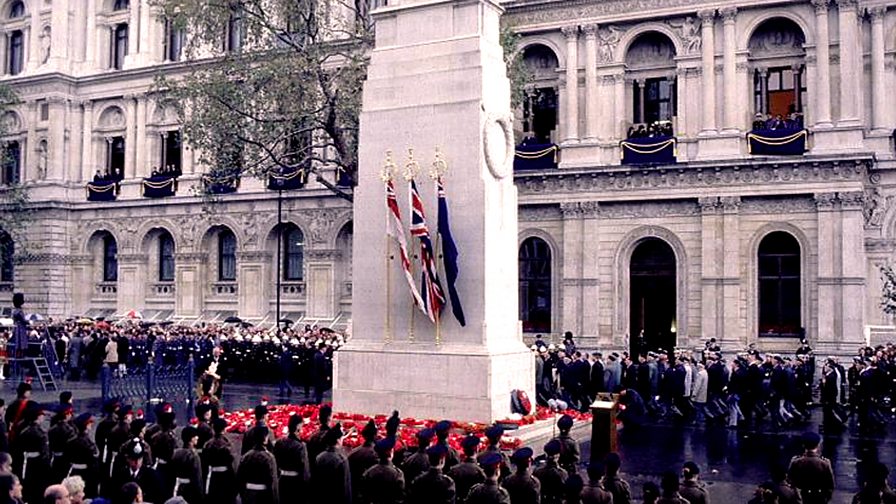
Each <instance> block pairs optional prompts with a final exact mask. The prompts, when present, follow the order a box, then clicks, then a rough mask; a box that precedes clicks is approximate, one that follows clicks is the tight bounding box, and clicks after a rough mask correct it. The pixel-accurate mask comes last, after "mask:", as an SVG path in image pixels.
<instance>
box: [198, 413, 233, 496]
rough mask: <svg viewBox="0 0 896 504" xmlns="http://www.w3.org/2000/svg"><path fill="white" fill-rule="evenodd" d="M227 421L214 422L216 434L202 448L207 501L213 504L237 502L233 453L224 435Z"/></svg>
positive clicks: (213, 427)
mask: <svg viewBox="0 0 896 504" xmlns="http://www.w3.org/2000/svg"><path fill="white" fill-rule="evenodd" d="M226 428H227V421H226V420H224V419H223V418H216V419H215V420H213V421H212V429H213V430H214V432H215V435H214V437H213V438H211V439H210V440H209V441H208V442H207V443H205V446H204V447H203V448H202V455H201V457H200V458H201V459H202V467H203V469H204V471H205V482H204V485H205V495H206V501H207V502H209V503H213V504H234V503H235V502H236V493H237V487H236V478H235V476H236V472H235V471H234V469H233V451H232V447H231V444H230V439H228V438H227V436H225V435H224V429H226Z"/></svg>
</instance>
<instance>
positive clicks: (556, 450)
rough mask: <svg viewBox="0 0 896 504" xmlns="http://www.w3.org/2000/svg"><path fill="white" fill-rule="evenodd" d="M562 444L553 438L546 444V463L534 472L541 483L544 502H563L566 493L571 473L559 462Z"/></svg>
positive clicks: (550, 503) (545, 503)
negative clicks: (567, 480) (567, 481)
mask: <svg viewBox="0 0 896 504" xmlns="http://www.w3.org/2000/svg"><path fill="white" fill-rule="evenodd" d="M561 447H562V445H561V444H560V441H558V440H556V439H552V440H550V441H548V443H547V444H546V445H544V454H545V456H546V458H545V464H544V465H543V466H541V467H539V468H538V469H536V470H535V471H534V472H533V476H535V477H536V478H537V479H538V481H539V483H541V502H542V504H562V502H563V497H564V494H565V490H564V486H565V485H566V478H568V477H569V474H568V473H567V472H566V470H564V469H563V468H562V467H560V466H559V464H558V463H557V458H558V457H559V455H560V449H561Z"/></svg>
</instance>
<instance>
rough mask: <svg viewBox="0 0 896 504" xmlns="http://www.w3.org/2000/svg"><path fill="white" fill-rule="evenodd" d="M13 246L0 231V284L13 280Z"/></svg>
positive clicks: (8, 238) (7, 236) (7, 237)
mask: <svg viewBox="0 0 896 504" xmlns="http://www.w3.org/2000/svg"><path fill="white" fill-rule="evenodd" d="M14 259H15V245H14V244H13V241H12V239H11V238H10V237H9V235H8V234H6V233H4V232H2V231H0V282H12V281H14V280H15V260H14Z"/></svg>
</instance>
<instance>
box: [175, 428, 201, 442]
mask: <svg viewBox="0 0 896 504" xmlns="http://www.w3.org/2000/svg"><path fill="white" fill-rule="evenodd" d="M198 435H199V429H197V428H196V427H193V426H192V425H188V426H186V427H184V430H182V431H180V439H181V441H183V442H184V445H186V444H187V443H189V442H190V440H191V439H193V438H194V437H196V436H198Z"/></svg>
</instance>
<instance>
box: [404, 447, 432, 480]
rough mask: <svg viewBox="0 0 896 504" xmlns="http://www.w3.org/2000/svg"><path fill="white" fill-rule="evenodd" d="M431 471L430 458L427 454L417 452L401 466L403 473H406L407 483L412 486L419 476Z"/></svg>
mask: <svg viewBox="0 0 896 504" xmlns="http://www.w3.org/2000/svg"><path fill="white" fill-rule="evenodd" d="M428 470H429V457H427V456H426V453H425V452H422V451H419V450H418V451H416V452H414V453H412V454H411V455H409V456H408V457H406V458H405V459H404V464H402V465H401V471H402V472H403V473H404V477H405V481H407V482H408V483H409V484H412V483H413V482H414V480H415V479H417V476H420V475H421V474H423V473H425V472H426V471H428Z"/></svg>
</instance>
